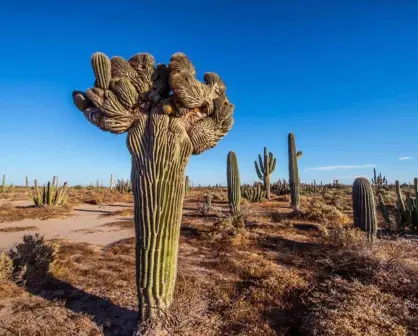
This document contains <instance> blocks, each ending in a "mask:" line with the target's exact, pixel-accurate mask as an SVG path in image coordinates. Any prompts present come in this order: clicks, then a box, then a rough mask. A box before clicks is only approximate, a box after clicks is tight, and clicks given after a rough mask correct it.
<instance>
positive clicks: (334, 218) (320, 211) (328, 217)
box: [299, 197, 349, 224]
mask: <svg viewBox="0 0 418 336" xmlns="http://www.w3.org/2000/svg"><path fill="white" fill-rule="evenodd" d="M299 215H300V217H302V218H304V219H310V220H318V221H322V222H324V223H325V224H327V223H328V222H332V223H335V224H339V223H347V222H349V217H348V216H347V215H346V214H344V213H343V212H341V211H340V210H338V209H337V208H336V207H335V206H333V205H328V204H325V203H324V202H323V201H322V200H321V199H320V198H318V197H313V198H312V199H311V200H310V201H309V200H308V199H306V198H302V207H301V211H300V213H299Z"/></svg>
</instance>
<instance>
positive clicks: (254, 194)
mask: <svg viewBox="0 0 418 336" xmlns="http://www.w3.org/2000/svg"><path fill="white" fill-rule="evenodd" d="M241 193H242V197H244V198H245V199H246V200H247V201H248V202H250V203H254V202H260V201H261V200H263V199H265V198H266V196H267V193H266V191H265V190H263V189H261V186H260V185H257V186H256V187H242V188H241Z"/></svg>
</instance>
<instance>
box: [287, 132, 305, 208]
mask: <svg viewBox="0 0 418 336" xmlns="http://www.w3.org/2000/svg"><path fill="white" fill-rule="evenodd" d="M288 147H289V185H290V202H291V205H292V208H293V209H294V210H296V211H298V210H299V209H300V180H299V168H298V159H299V158H300V157H301V156H302V152H300V151H299V152H296V143H295V136H294V134H293V133H289V135H288Z"/></svg>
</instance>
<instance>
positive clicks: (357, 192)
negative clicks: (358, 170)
mask: <svg viewBox="0 0 418 336" xmlns="http://www.w3.org/2000/svg"><path fill="white" fill-rule="evenodd" d="M352 201H353V215H354V227H355V228H359V229H360V230H362V231H363V232H365V233H366V234H367V239H368V240H369V241H373V240H374V238H375V237H376V232H377V221H376V208H375V203H374V195H373V188H372V186H371V184H370V182H369V180H368V179H366V178H364V177H358V178H356V179H355V181H354V183H353V191H352Z"/></svg>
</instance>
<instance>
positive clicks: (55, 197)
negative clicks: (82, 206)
mask: <svg viewBox="0 0 418 336" xmlns="http://www.w3.org/2000/svg"><path fill="white" fill-rule="evenodd" d="M57 180H58V177H56V176H54V177H53V179H52V183H51V182H49V181H48V183H47V184H46V186H44V187H43V189H42V192H41V190H40V189H39V187H38V181H37V180H35V181H34V187H33V190H31V189H30V188H29V187H28V193H29V196H30V198H31V199H32V201H33V203H34V204H35V206H37V207H40V206H60V205H63V204H65V203H66V202H67V198H68V193H67V182H65V183H64V185H63V186H62V187H61V188H59V187H58V186H57ZM55 189H56V191H55Z"/></svg>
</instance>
